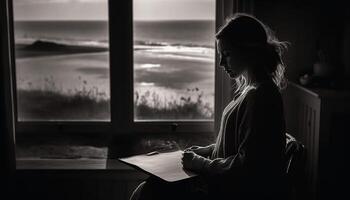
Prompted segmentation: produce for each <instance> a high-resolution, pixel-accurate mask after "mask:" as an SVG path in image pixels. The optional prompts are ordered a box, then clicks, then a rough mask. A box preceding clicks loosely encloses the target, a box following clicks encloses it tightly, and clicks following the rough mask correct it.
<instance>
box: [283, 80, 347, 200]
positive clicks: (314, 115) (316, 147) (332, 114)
mask: <svg viewBox="0 0 350 200" xmlns="http://www.w3.org/2000/svg"><path fill="white" fill-rule="evenodd" d="M283 98H284V105H285V116H286V124H287V132H289V133H290V134H292V135H294V136H295V137H296V138H297V139H298V140H299V141H301V142H302V143H303V144H304V145H305V147H306V157H307V158H306V166H305V174H306V176H305V181H306V191H307V192H306V193H305V194H302V196H304V198H305V199H330V198H332V199H333V198H334V197H342V196H343V195H347V194H346V193H345V192H346V189H347V188H345V187H346V185H347V184H344V183H346V182H345V181H348V180H345V175H346V174H347V172H346V170H345V169H346V168H345V164H346V162H348V161H349V159H348V158H347V157H348V156H347V155H346V150H347V149H346V145H345V144H346V143H347V141H348V139H349V133H350V131H349V130H350V129H349V128H350V90H345V89H322V88H306V87H303V86H300V85H298V84H295V83H289V85H288V87H287V88H286V90H285V91H283Z"/></svg>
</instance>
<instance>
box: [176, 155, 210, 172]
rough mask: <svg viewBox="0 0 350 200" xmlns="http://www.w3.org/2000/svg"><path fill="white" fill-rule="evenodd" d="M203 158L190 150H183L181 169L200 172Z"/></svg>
mask: <svg viewBox="0 0 350 200" xmlns="http://www.w3.org/2000/svg"><path fill="white" fill-rule="evenodd" d="M204 161H205V158H203V157H202V156H200V155H197V154H196V153H195V152H193V151H191V150H185V151H184V152H183V153H182V161H181V163H182V165H183V168H185V169H188V170H192V171H200V170H202V169H203V165H204Z"/></svg>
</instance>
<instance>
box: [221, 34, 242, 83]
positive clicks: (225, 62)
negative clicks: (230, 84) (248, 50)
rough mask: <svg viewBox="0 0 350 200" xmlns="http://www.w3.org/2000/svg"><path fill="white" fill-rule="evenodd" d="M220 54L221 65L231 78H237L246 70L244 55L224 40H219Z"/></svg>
mask: <svg viewBox="0 0 350 200" xmlns="http://www.w3.org/2000/svg"><path fill="white" fill-rule="evenodd" d="M217 47H218V53H219V56H220V62H219V65H220V66H221V67H223V68H224V70H225V71H226V73H227V74H228V75H229V76H230V78H236V77H237V76H239V75H240V74H241V73H242V72H243V71H244V69H245V65H246V64H245V63H244V62H243V60H244V59H243V57H242V53H241V52H240V50H239V49H238V48H232V47H231V46H230V45H229V42H225V40H223V39H219V40H217Z"/></svg>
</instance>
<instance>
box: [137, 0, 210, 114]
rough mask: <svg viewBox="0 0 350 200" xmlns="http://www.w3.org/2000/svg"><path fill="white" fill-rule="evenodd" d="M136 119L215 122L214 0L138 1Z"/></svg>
mask: <svg viewBox="0 0 350 200" xmlns="http://www.w3.org/2000/svg"><path fill="white" fill-rule="evenodd" d="M133 9H134V120H135V121H138V120H180V121H185V120H186V121H187V120H212V119H213V117H214V66H215V61H214V57H215V39H214V38H215V37H214V34H215V0H166V1H164V0H134V8H133Z"/></svg>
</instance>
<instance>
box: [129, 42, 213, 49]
mask: <svg viewBox="0 0 350 200" xmlns="http://www.w3.org/2000/svg"><path fill="white" fill-rule="evenodd" d="M134 45H136V46H160V47H162V46H185V47H203V48H210V49H214V48H215V47H214V45H203V44H195V43H168V42H155V41H144V40H135V41H134Z"/></svg>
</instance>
